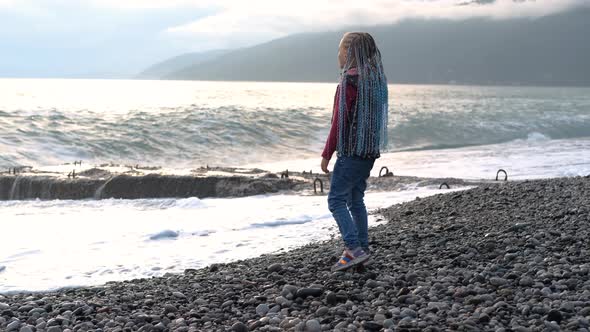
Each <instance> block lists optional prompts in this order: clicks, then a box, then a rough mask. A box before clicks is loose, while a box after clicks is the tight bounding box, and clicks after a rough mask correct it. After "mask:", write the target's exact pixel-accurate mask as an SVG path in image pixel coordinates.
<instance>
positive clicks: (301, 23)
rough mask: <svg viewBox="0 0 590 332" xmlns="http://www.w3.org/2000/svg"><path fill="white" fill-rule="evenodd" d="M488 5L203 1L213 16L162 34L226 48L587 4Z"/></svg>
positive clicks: (572, 0)
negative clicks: (360, 28)
mask: <svg viewBox="0 0 590 332" xmlns="http://www.w3.org/2000/svg"><path fill="white" fill-rule="evenodd" d="M153 1H157V0H153ZM480 2H481V1H480ZM487 2H489V3H487V4H478V3H477V2H473V3H470V2H469V1H466V0H363V1H362V2H361V1H358V0H298V1H276V0H251V1H243V0H217V1H214V2H211V1H208V0H202V1H199V3H201V4H202V5H203V6H206V5H207V4H210V5H215V6H216V9H217V10H216V13H215V14H213V15H210V16H207V17H205V18H202V19H199V20H195V21H193V22H191V23H188V24H183V25H179V26H174V27H171V28H169V29H167V32H168V33H171V34H181V35H193V36H195V37H208V38H216V39H217V40H222V41H226V42H227V41H229V42H230V43H231V42H232V41H234V40H235V41H244V40H260V39H261V38H265V37H266V38H267V39H269V38H276V37H281V36H285V35H288V34H291V33H297V32H309V31H323V30H338V29H341V28H345V27H347V26H368V25H379V24H391V23H395V22H397V21H399V20H402V19H405V18H440V19H464V18H471V17H486V18H491V19H503V18H513V17H523V16H524V17H540V16H545V15H548V14H552V13H556V12H560V11H563V10H566V9H569V8H572V7H575V6H582V5H585V6H589V5H590V1H588V0H538V1H535V0H496V1H487ZM186 3H187V4H188V3H189V1H186ZM460 4H464V5H460ZM465 4H468V5H465Z"/></svg>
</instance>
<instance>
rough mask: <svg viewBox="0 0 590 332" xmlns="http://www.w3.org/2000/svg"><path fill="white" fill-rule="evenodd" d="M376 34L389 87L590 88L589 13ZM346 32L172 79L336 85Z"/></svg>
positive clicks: (384, 29)
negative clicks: (338, 56)
mask: <svg viewBox="0 0 590 332" xmlns="http://www.w3.org/2000/svg"><path fill="white" fill-rule="evenodd" d="M358 29H362V30H365V31H368V32H371V33H372V34H373V35H374V36H375V38H376V40H377V41H378V43H379V46H380V48H381V51H382V53H383V55H384V64H385V67H386V70H387V74H388V77H389V80H390V81H391V82H394V83H420V84H440V83H449V82H450V83H458V84H509V85H520V84H523V85H572V86H590V43H588V42H587V34H588V33H590V10H588V9H579V10H577V11H572V12H567V13H561V14H555V15H552V16H547V17H541V18H537V19H531V18H519V19H509V20H492V19H470V20H463V21H449V20H407V21H403V22H400V23H398V24H395V25H390V26H378V27H372V28H350V29H347V30H358ZM342 33H343V31H335V32H322V33H305V34H297V35H292V36H288V37H285V38H281V39H277V40H274V41H271V42H268V43H264V44H260V45H257V46H254V47H250V48H245V49H240V50H235V51H232V52H229V53H226V54H222V55H220V56H217V57H215V58H211V59H209V60H205V61H202V62H199V63H193V64H192V65H190V66H186V67H184V68H182V69H179V70H177V71H175V72H172V73H171V74H168V75H163V76H162V78H166V79H188V80H248V81H250V80H252V81H327V82H330V81H334V80H335V79H336V78H337V75H338V69H337V66H336V53H337V46H338V43H339V40H340V38H341V36H342Z"/></svg>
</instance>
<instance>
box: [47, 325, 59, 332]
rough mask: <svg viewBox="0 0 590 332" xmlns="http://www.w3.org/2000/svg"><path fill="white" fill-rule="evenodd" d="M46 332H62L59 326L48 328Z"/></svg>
mask: <svg viewBox="0 0 590 332" xmlns="http://www.w3.org/2000/svg"><path fill="white" fill-rule="evenodd" d="M47 332H62V329H61V327H59V326H50V327H48V328H47Z"/></svg>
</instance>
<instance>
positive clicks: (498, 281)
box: [490, 277, 508, 287]
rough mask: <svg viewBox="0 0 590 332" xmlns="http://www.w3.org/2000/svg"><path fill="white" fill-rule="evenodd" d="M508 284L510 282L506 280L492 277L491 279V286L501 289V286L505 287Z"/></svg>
mask: <svg viewBox="0 0 590 332" xmlns="http://www.w3.org/2000/svg"><path fill="white" fill-rule="evenodd" d="M507 283H508V280H506V279H504V278H498V277H492V278H490V284H492V285H494V286H496V287H499V286H504V285H506V284H507Z"/></svg>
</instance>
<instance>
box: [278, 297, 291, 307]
mask: <svg viewBox="0 0 590 332" xmlns="http://www.w3.org/2000/svg"><path fill="white" fill-rule="evenodd" d="M275 302H276V303H277V304H278V305H280V306H284V305H286V304H287V303H289V300H287V299H286V298H285V297H283V296H278V297H277V298H276V299H275Z"/></svg>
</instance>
